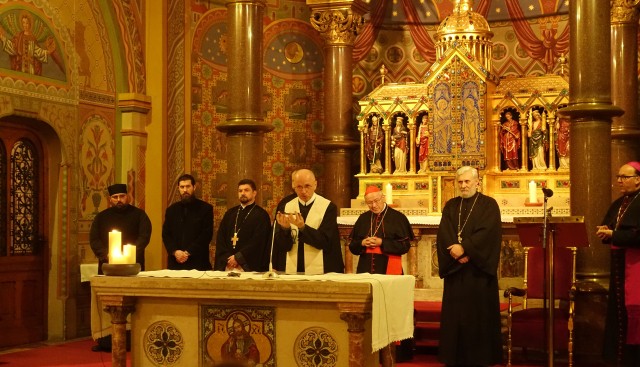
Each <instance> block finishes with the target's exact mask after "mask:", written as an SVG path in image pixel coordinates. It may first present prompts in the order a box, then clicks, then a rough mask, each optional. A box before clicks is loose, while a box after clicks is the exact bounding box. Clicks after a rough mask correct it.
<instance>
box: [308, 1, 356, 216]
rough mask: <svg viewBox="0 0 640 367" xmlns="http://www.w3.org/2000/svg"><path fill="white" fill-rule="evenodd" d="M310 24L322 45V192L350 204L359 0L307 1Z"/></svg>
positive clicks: (341, 205)
mask: <svg viewBox="0 0 640 367" xmlns="http://www.w3.org/2000/svg"><path fill="white" fill-rule="evenodd" d="M307 5H308V6H309V7H310V8H311V19H310V21H311V25H312V26H313V27H314V28H315V29H316V30H317V31H318V32H319V33H320V35H321V36H322V38H323V39H324V41H325V44H324V90H325V93H324V133H323V136H322V139H321V141H320V142H318V143H317V144H316V147H317V148H318V149H320V150H322V151H323V152H324V159H325V167H324V173H323V176H322V178H321V179H322V181H323V188H322V192H323V194H324V195H325V196H326V197H327V198H328V199H330V200H331V201H333V202H334V203H335V204H336V205H337V206H338V208H348V207H350V198H351V190H350V188H351V177H352V172H351V171H352V169H351V163H352V160H351V156H352V155H353V152H354V151H355V150H357V149H358V142H357V141H355V140H354V137H353V136H352V131H353V130H354V129H353V128H354V124H355V123H356V121H355V118H354V115H353V107H352V106H353V91H352V85H351V83H352V76H353V61H352V55H353V43H354V41H355V38H356V35H357V33H358V32H359V30H361V29H362V27H363V25H364V19H363V17H362V15H363V14H364V13H365V11H366V5H365V4H364V2H363V1H361V0H342V1H339V2H337V1H331V0H307Z"/></svg>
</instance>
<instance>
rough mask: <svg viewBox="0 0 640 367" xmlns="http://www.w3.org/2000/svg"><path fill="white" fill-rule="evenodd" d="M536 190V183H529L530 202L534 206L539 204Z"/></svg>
mask: <svg viewBox="0 0 640 367" xmlns="http://www.w3.org/2000/svg"><path fill="white" fill-rule="evenodd" d="M536 189H537V186H536V183H535V181H533V180H532V181H531V182H529V202H530V203H532V204H533V203H537V202H538V199H537V198H536Z"/></svg>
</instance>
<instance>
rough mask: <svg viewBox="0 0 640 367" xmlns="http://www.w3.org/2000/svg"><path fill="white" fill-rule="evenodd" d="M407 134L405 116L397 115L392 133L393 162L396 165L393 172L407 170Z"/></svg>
mask: <svg viewBox="0 0 640 367" xmlns="http://www.w3.org/2000/svg"><path fill="white" fill-rule="evenodd" d="M407 135H408V131H407V128H406V127H405V126H404V118H403V117H402V116H396V122H395V125H394V127H393V134H391V150H392V151H393V163H394V165H395V170H394V171H393V173H406V172H407V153H408V152H409V149H408V147H407Z"/></svg>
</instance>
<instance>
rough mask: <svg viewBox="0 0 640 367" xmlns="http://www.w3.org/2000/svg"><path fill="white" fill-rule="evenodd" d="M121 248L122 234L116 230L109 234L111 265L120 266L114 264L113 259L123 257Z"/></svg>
mask: <svg viewBox="0 0 640 367" xmlns="http://www.w3.org/2000/svg"><path fill="white" fill-rule="evenodd" d="M121 246H122V233H120V231H117V230H115V229H114V230H112V231H111V232H109V264H118V263H114V262H113V260H112V257H113V256H114V255H116V254H120V256H122V251H121V250H120V248H121Z"/></svg>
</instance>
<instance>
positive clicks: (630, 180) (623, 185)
mask: <svg viewBox="0 0 640 367" xmlns="http://www.w3.org/2000/svg"><path fill="white" fill-rule="evenodd" d="M616 178H617V182H618V187H619V188H620V192H621V193H622V194H623V195H627V194H631V193H633V192H636V191H638V189H639V188H640V177H638V175H637V174H636V169H635V168H633V167H631V166H629V165H626V164H625V165H624V166H622V167H620V169H619V170H618V175H617V176H616Z"/></svg>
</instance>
